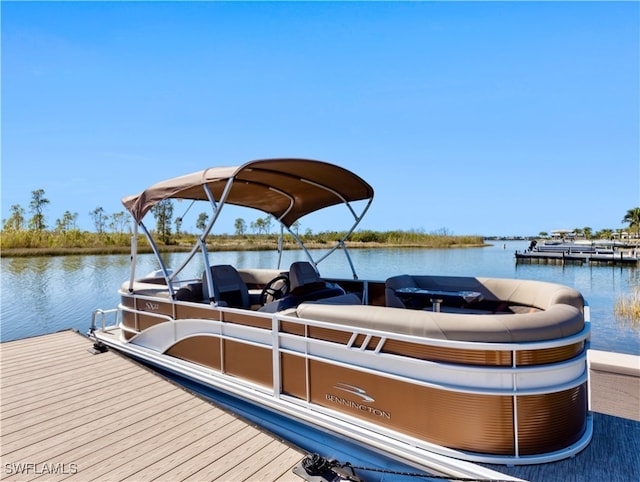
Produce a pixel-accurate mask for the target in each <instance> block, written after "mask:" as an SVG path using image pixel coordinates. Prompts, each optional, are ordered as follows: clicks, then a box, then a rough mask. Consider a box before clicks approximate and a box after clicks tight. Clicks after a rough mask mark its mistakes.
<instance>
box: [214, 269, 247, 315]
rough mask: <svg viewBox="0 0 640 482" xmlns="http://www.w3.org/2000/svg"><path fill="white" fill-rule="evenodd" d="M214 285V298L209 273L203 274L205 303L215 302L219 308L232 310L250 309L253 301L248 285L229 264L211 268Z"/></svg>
mask: <svg viewBox="0 0 640 482" xmlns="http://www.w3.org/2000/svg"><path fill="white" fill-rule="evenodd" d="M209 273H210V274H211V281H212V284H213V296H211V293H209V286H208V283H207V271H205V272H204V273H203V274H202V296H203V299H204V301H205V302H210V301H211V300H215V301H216V302H217V303H218V305H219V306H229V307H231V308H247V309H248V308H250V307H251V299H250V297H249V289H248V288H247V285H246V283H245V282H244V281H243V280H242V278H241V277H240V273H238V271H237V270H236V269H235V268H234V267H233V266H231V265H229V264H220V265H216V266H211V268H209Z"/></svg>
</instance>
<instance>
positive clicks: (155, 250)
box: [139, 222, 175, 299]
mask: <svg viewBox="0 0 640 482" xmlns="http://www.w3.org/2000/svg"><path fill="white" fill-rule="evenodd" d="M139 226H140V228H141V229H142V232H143V233H144V235H145V236H146V237H147V240H148V241H149V245H150V246H151V249H152V250H153V254H154V255H155V256H156V259H157V260H158V264H160V269H161V270H162V274H163V275H164V278H165V279H166V280H167V288H169V296H170V297H171V298H172V299H174V298H175V297H174V292H173V283H172V281H171V280H170V279H169V271H168V270H167V267H166V265H165V264H164V261H163V259H162V256H160V251H158V247H157V246H156V243H154V242H153V238H152V237H151V234H150V233H149V231H148V230H147V227H146V226H145V225H144V223H143V222H140V223H139Z"/></svg>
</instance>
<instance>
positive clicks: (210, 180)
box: [122, 159, 374, 285]
mask: <svg viewBox="0 0 640 482" xmlns="http://www.w3.org/2000/svg"><path fill="white" fill-rule="evenodd" d="M373 194H374V191H373V188H372V187H371V186H370V185H369V184H368V183H367V182H366V181H364V180H363V179H362V178H361V177H359V176H357V175H356V174H354V173H352V172H351V171H348V170H346V169H344V168H342V167H339V166H336V165H334V164H329V163H326V162H322V161H316V160H310V159H263V160H257V161H251V162H248V163H246V164H244V165H242V166H238V167H214V168H208V169H205V170H202V171H198V172H194V173H192V174H187V175H184V176H180V177H176V178H173V179H168V180H166V181H162V182H159V183H157V184H154V185H153V186H151V187H149V188H147V189H145V190H144V191H142V192H141V193H139V194H136V195H133V196H128V197H125V198H123V199H122V204H123V205H124V206H125V208H127V210H128V211H129V212H130V213H131V215H132V216H133V218H134V220H135V221H136V223H135V233H134V240H133V241H132V256H135V251H136V247H135V245H136V237H137V236H136V235H137V230H138V226H140V227H141V228H142V230H143V232H144V233H145V235H146V236H147V238H148V239H149V242H150V243H151V245H152V248H153V249H154V252H155V253H156V256H157V257H158V260H159V261H160V263H161V267H162V271H163V272H164V274H165V277H166V278H167V280H169V273H168V271H167V269H166V268H165V267H164V265H163V264H162V260H161V258H160V256H159V254H158V251H157V249H156V247H155V243H154V241H153V239H151V236H150V235H149V232H148V230H147V229H146V228H145V227H144V224H143V222H142V220H143V218H144V216H145V215H146V214H147V213H148V212H149V211H150V210H151V209H152V208H153V207H154V206H156V205H157V204H158V203H160V202H162V201H164V200H166V199H184V200H192V201H209V202H210V203H211V206H212V209H213V213H214V215H213V218H212V219H211V221H210V222H209V225H208V226H207V228H206V229H205V230H204V232H203V234H202V235H201V237H200V238H199V240H198V243H197V244H196V245H195V246H194V248H193V251H192V253H191V255H190V256H189V257H188V258H187V260H186V261H185V263H184V264H183V266H181V267H180V268H178V269H177V270H176V271H175V272H173V274H172V275H171V277H172V278H175V276H176V275H177V274H178V273H179V272H180V271H181V270H182V268H183V267H184V266H185V265H186V264H187V263H188V262H189V261H190V259H191V258H192V257H193V255H195V253H196V252H197V250H198V248H200V249H201V250H202V251H203V254H204V255H205V259H206V257H207V256H206V243H205V239H206V237H207V235H208V234H209V232H210V231H211V228H212V227H213V225H214V224H215V221H216V220H217V218H218V216H219V213H220V210H221V209H222V207H223V206H224V205H225V204H232V205H236V206H242V207H248V208H253V209H257V210H259V211H262V212H264V213H266V214H269V215H271V216H273V217H274V218H275V219H276V221H278V222H279V223H280V225H281V226H282V229H281V232H280V235H281V239H282V235H283V232H284V229H287V231H288V232H289V233H290V234H291V235H292V236H293V237H294V239H295V240H296V242H297V243H298V244H299V245H300V247H301V248H302V249H303V250H304V251H305V253H306V255H307V257H308V258H309V260H310V261H311V262H313V264H314V265H317V264H318V262H320V261H322V259H325V258H326V257H327V256H328V254H330V253H331V252H333V251H335V250H336V249H338V248H339V247H342V248H343V249H344V251H345V254H346V256H347V259H348V261H349V264H350V267H351V270H352V272H353V276H354V278H357V276H356V273H355V269H354V266H353V263H352V262H351V259H350V258H349V254H348V252H347V250H346V247H345V245H344V241H345V240H346V239H347V238H348V237H349V235H350V234H351V233H352V232H353V231H354V229H355V228H356V227H357V225H358V224H359V223H360V221H361V220H362V218H363V217H364V214H365V213H366V212H367V210H368V209H369V206H370V205H371V202H372V201H373ZM355 201H366V204H365V206H364V207H363V208H362V210H361V211H360V212H357V211H356V210H355V209H354V207H353V205H352V203H353V202H355ZM337 204H344V205H345V206H346V207H347V208H348V210H349V211H350V212H351V214H352V216H353V218H354V223H353V225H352V227H351V229H349V230H348V231H347V232H346V234H345V235H344V236H343V237H342V238H341V239H340V240H338V242H337V243H336V245H335V247H333V249H331V250H330V251H329V253H327V254H326V255H325V256H323V257H322V258H321V259H320V260H317V261H316V260H314V259H313V258H312V257H311V255H310V253H309V252H308V251H307V250H306V248H305V246H304V243H302V241H301V239H300V238H299V237H298V235H297V234H296V233H295V232H294V231H292V230H291V226H292V225H293V224H294V223H295V222H296V221H297V220H298V219H300V218H301V217H303V216H305V215H307V214H310V213H313V212H315V211H318V210H321V209H323V208H326V207H329V206H334V205H337ZM281 249H282V242H281V241H280V242H279V243H278V250H279V251H281ZM133 261H135V260H133ZM205 262H206V261H205ZM134 264H135V263H134ZM131 278H132V279H131V280H132V282H133V278H134V268H132V274H131ZM169 285H171V283H169Z"/></svg>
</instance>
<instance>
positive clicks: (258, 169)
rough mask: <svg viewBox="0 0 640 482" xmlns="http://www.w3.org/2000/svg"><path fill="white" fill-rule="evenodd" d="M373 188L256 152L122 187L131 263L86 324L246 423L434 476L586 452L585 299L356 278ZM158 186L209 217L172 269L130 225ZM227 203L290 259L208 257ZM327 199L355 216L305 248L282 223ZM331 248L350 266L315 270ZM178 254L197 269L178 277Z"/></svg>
mask: <svg viewBox="0 0 640 482" xmlns="http://www.w3.org/2000/svg"><path fill="white" fill-rule="evenodd" d="M373 196H374V191H373V188H372V187H371V186H370V185H369V184H368V183H367V182H365V181H364V180H363V179H361V178H360V177H359V176H358V175H356V174H354V173H352V172H350V171H348V170H346V169H344V168H341V167H339V166H336V165H333V164H329V163H326V162H321V161H314V160H306V159H266V160H257V161H252V162H248V163H246V164H244V165H242V166H239V167H218V168H210V169H205V170H203V171H199V172H196V173H192V174H188V175H185V176H181V177H177V178H174V179H169V180H167V181H163V182H160V183H157V184H154V185H152V186H151V187H149V188H147V189H145V190H144V191H143V192H141V193H140V194H137V195H134V196H130V197H126V198H124V199H123V204H124V206H125V207H126V208H127V210H128V211H129V212H130V213H131V215H132V216H133V218H134V220H135V223H134V224H135V229H134V235H133V238H132V256H131V259H132V266H131V276H130V279H129V280H127V281H125V282H124V283H123V284H122V285H121V286H120V288H119V295H120V298H121V301H120V304H119V305H118V307H117V308H114V309H108V310H97V311H96V312H95V313H94V316H93V323H92V328H91V331H90V335H91V336H92V337H93V338H95V340H96V341H97V342H99V343H102V344H104V345H107V346H109V347H111V348H114V349H116V350H119V351H121V352H123V353H125V354H127V355H129V356H131V357H134V358H136V359H138V360H141V361H143V362H145V363H147V364H149V365H151V366H153V367H155V368H156V369H158V370H160V371H162V372H164V373H168V374H170V375H172V376H175V377H177V378H178V379H180V380H181V381H182V382H184V383H186V384H190V386H193V387H196V386H197V387H198V390H199V391H201V392H203V393H206V392H207V390H211V393H218V394H221V395H222V396H223V397H228V398H229V399H233V400H236V401H238V403H239V404H243V406H249V407H253V408H256V409H257V410H263V411H264V413H262V414H261V415H260V416H258V417H257V418H256V419H257V420H265V425H266V426H267V427H268V428H269V429H270V430H277V428H278V426H279V425H281V424H283V423H284V422H274V423H271V424H270V423H269V422H268V421H266V419H267V418H268V415H269V414H271V415H273V416H274V417H279V418H280V420H286V421H291V422H292V423H295V424H298V425H297V427H298V428H296V429H294V430H292V431H293V432H295V431H297V430H300V429H299V427H306V428H308V429H309V430H314V431H316V432H317V433H320V434H324V435H323V436H325V435H330V436H332V437H336V438H338V439H340V440H345V441H347V442H348V443H349V444H351V446H353V447H363V448H366V449H367V450H370V451H372V453H374V454H378V455H384V456H385V457H388V458H389V459H391V460H396V461H400V462H401V463H403V464H407V465H409V466H411V467H414V468H417V469H421V470H425V471H427V472H428V473H431V474H444V475H448V476H452V477H454V476H457V477H476V478H478V477H485V478H494V479H495V478H501V479H503V480H505V479H509V480H516V479H512V478H510V477H509V476H504V475H502V474H499V475H500V477H496V472H494V471H492V470H489V469H487V468H484V467H482V466H479V465H478V464H477V462H483V463H490V464H535V463H545V462H552V461H556V460H559V459H563V458H566V457H570V456H573V455H574V454H576V453H578V452H579V451H581V450H582V449H584V448H585V447H586V446H587V445H588V443H589V441H590V440H591V436H592V418H591V414H590V412H589V409H588V379H587V378H588V370H587V358H586V353H587V348H588V344H589V333H590V323H589V309H588V306H586V303H585V302H584V299H583V297H582V296H581V294H580V293H579V292H577V291H576V290H574V289H572V288H569V287H566V286H561V285H557V284H552V283H545V282H538V281H528V280H516V279H497V278H481V277H451V276H431V275H427V274H423V273H412V274H407V273H391V274H390V276H389V277H388V278H386V279H383V280H362V279H359V278H358V277H357V275H356V271H355V268H354V266H353V263H352V262H351V259H350V257H349V253H348V250H347V247H346V243H345V241H346V239H347V238H348V236H349V235H350V234H351V233H352V232H353V231H354V229H355V228H356V227H357V226H358V224H359V222H360V221H361V219H362V217H363V216H364V214H365V213H366V211H367V210H368V208H369V206H370V205H371V202H372V200H373ZM167 199H173V200H190V201H194V202H197V203H200V204H206V205H208V206H209V207H210V208H211V213H212V216H211V220H210V222H209V223H208V225H207V227H206V229H204V232H203V234H202V235H201V236H199V238H198V240H197V242H196V243H195V245H194V246H193V249H192V250H191V252H190V253H189V254H188V255H187V256H186V260H185V261H184V263H183V264H182V265H181V266H176V267H172V268H173V269H170V267H168V266H165V264H164V261H163V258H162V256H161V255H160V252H159V249H158V247H157V245H156V243H155V242H154V240H153V238H152V235H151V234H152V233H151V232H150V231H149V229H147V227H146V226H145V223H144V222H143V219H144V218H145V215H147V214H148V213H149V212H150V211H151V210H152V209H153V208H154V206H157V205H158V203H160V202H163V201H165V200H167ZM228 204H229V205H235V206H242V207H247V208H253V209H257V210H259V211H261V212H262V213H266V214H267V215H270V216H273V218H274V219H275V220H276V221H278V223H279V224H280V226H281V230H280V233H281V236H280V240H281V242H280V243H279V244H278V249H279V250H280V251H281V250H282V239H283V236H284V233H285V232H288V234H289V235H290V236H291V237H292V238H293V239H295V240H296V242H297V243H298V245H299V247H300V255H301V257H305V259H304V260H301V261H296V262H294V263H293V264H292V265H291V266H286V267H282V266H274V267H273V268H272V269H258V268H255V267H250V266H230V265H228V264H218V263H216V262H215V260H214V259H215V253H209V252H208V250H207V236H208V235H209V233H210V232H211V230H212V227H213V226H214V224H215V223H216V221H217V220H218V219H219V215H220V212H221V210H222V209H223V207H224V206H225V205H228ZM335 205H342V206H344V207H345V208H346V209H347V211H348V212H349V213H350V216H352V217H353V225H352V226H351V228H350V229H348V230H347V231H346V232H345V234H344V236H343V237H342V238H341V239H339V240H338V241H337V243H336V245H335V246H333V247H332V248H331V249H329V250H328V252H327V250H322V251H321V253H322V257H321V258H320V259H315V258H314V256H313V255H314V253H315V251H314V250H307V249H306V248H305V246H304V243H303V242H302V240H301V239H300V237H299V236H298V235H297V234H296V232H295V231H294V230H293V229H291V226H292V225H294V223H295V222H296V221H298V220H299V219H300V218H302V217H303V216H305V215H307V214H310V213H313V212H315V211H317V210H320V209H324V208H327V207H329V206H335ZM140 232H142V233H144V235H145V236H146V237H147V239H148V241H149V243H150V244H151V247H152V248H153V250H154V253H155V256H156V258H157V263H158V271H157V272H155V273H152V274H151V275H148V276H139V275H138V274H137V271H136V262H137V238H138V234H139V233H140ZM339 252H342V253H343V254H344V255H346V261H347V262H348V263H349V265H350V269H351V271H352V273H353V276H352V277H351V278H349V279H329V278H325V277H322V276H321V275H320V269H319V268H320V267H321V262H322V261H323V260H324V259H326V257H327V256H329V255H337V254H338V253H339ZM278 259H280V258H278ZM192 263H198V266H199V268H198V269H199V274H198V275H197V276H196V277H195V278H194V277H193V276H191V277H185V276H184V273H186V272H188V270H187V266H190V265H191V264H192ZM278 263H280V261H278ZM200 273H201V275H200ZM231 405H233V403H231ZM253 408H250V409H248V410H247V413H248V412H250V411H251V410H253ZM265 414H266V415H265ZM245 415H246V413H245ZM289 435H291V436H290V437H287V436H286V434H285V435H283V436H285V437H286V438H289V439H290V440H294V441H295V442H296V443H300V444H301V445H304V444H303V443H302V442H300V441H299V440H298V439H296V438H295V435H296V434H295V433H292V434H289ZM304 438H305V439H307V436H306V435H305V437H304ZM311 438H312V437H310V438H309V439H311ZM303 448H306V449H307V450H309V451H313V452H315V451H318V452H322V450H315V447H303ZM332 448H333V445H332V443H328V444H326V446H325V448H324V451H325V453H324V454H322V455H325V456H328V457H334V458H339V456H336V455H337V454H334V453H327V452H331V450H332ZM340 455H344V454H340ZM347 455H348V454H347Z"/></svg>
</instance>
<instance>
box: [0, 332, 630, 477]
mask: <svg viewBox="0 0 640 482" xmlns="http://www.w3.org/2000/svg"><path fill="white" fill-rule="evenodd" d="M91 346H92V343H91V341H90V340H89V339H87V338H85V337H83V336H81V335H79V334H77V333H74V332H72V331H64V332H59V333H54V334H51V335H44V336H39V337H34V338H28V339H24V340H17V341H11V342H7V343H2V344H1V345H0V355H1V364H0V368H1V384H0V388H1V390H2V392H1V396H2V406H1V409H0V422H1V427H0V435H1V457H2V467H1V468H0V469H1V473H0V479H9V480H15V481H18V480H46V481H49V480H63V479H69V480H101V481H106V480H136V481H146V480H171V481H175V480H225V481H227V480H229V481H230V480H260V481H296V482H298V481H301V480H302V479H300V478H299V477H298V476H296V475H295V474H293V472H292V471H291V470H292V468H293V467H294V466H295V465H296V464H297V463H298V462H299V461H300V460H302V459H303V458H304V456H305V455H306V454H305V453H304V452H303V451H302V450H299V449H297V448H295V447H292V446H290V445H289V444H287V443H286V442H284V441H281V440H278V439H276V438H274V437H273V435H271V434H268V433H266V432H265V431H263V430H261V429H260V428H258V427H256V426H254V425H251V424H249V423H247V422H245V421H244V420H241V419H239V418H238V417H235V416H233V415H230V414H229V413H228V412H226V411H224V410H222V409H220V408H218V407H216V406H214V405H213V404H211V403H209V402H207V401H205V400H203V399H200V398H198V397H197V396H195V395H193V394H191V393H190V392H188V391H186V390H184V389H182V388H181V387H179V386H177V385H175V384H173V383H171V382H168V381H167V380H166V379H164V378H162V377H160V376H158V375H156V374H155V373H153V372H151V371H149V370H147V369H146V368H144V367H142V366H140V365H138V364H136V363H133V362H131V361H130V360H129V359H127V358H125V357H123V356H120V355H118V354H117V353H114V352H107V353H103V354H100V355H92V354H90V353H89V352H88V349H89V348H91ZM590 361H591V388H592V394H591V405H592V408H593V410H595V411H597V412H599V413H595V414H594V439H593V441H592V443H591V444H590V445H589V447H587V449H585V450H584V451H583V452H581V453H580V454H578V455H577V456H576V457H574V458H572V459H568V460H564V461H560V462H555V463H552V464H544V465H536V466H517V467H505V466H495V467H494V468H495V469H496V470H498V471H499V472H503V473H506V474H510V475H514V476H516V477H521V478H523V479H526V480H531V481H536V480H544V481H555V480H558V481H559V480H562V481H576V482H577V481H581V482H584V481H600V480H609V481H614V482H615V481H627V480H634V478H635V477H636V476H637V474H638V473H640V357H636V356H631V355H619V354H610V353H605V352H597V351H591V352H590ZM134 406H135V408H136V410H131V411H127V408H128V407H134ZM345 462H346V461H345ZM359 475H361V476H362V477H365V478H366V472H361V473H360V474H359ZM390 480H391V479H390Z"/></svg>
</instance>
